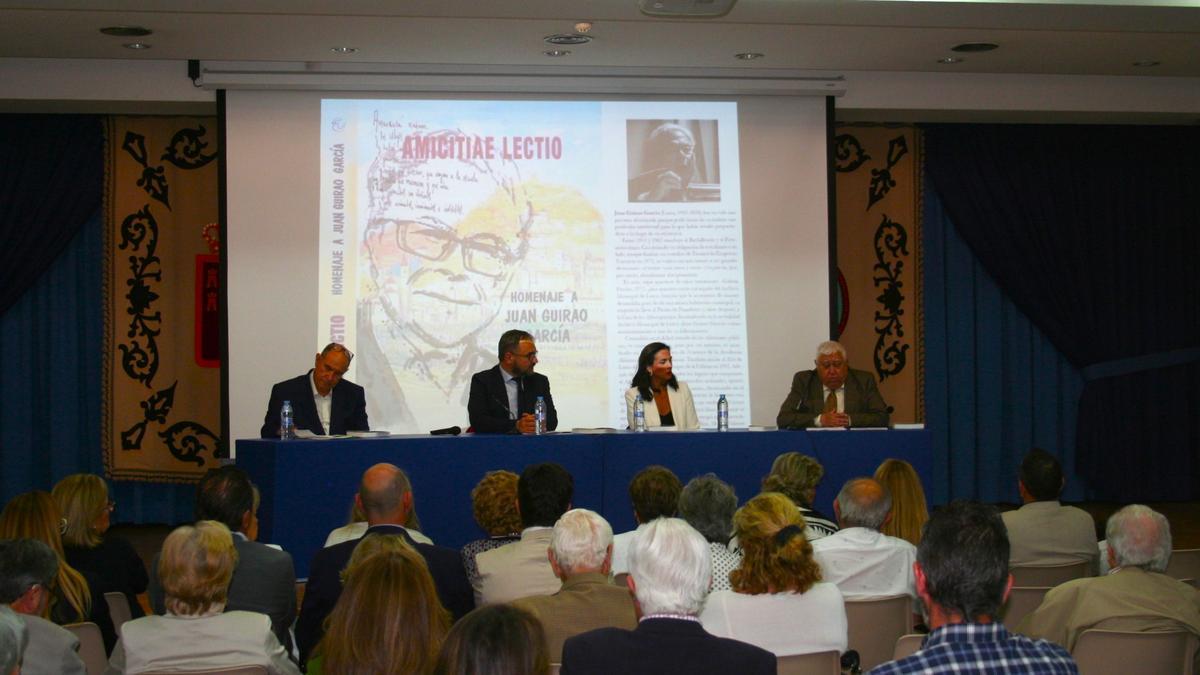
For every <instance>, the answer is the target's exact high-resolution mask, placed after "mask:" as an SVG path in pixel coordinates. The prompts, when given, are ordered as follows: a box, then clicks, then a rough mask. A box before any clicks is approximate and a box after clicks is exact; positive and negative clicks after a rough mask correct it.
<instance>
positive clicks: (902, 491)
mask: <svg viewBox="0 0 1200 675" xmlns="http://www.w3.org/2000/svg"><path fill="white" fill-rule="evenodd" d="M875 480H877V481H879V484H880V485H882V486H883V487H884V489H885V490H887V491H888V494H890V495H891V496H892V517H891V518H888V520H887V522H885V523H884V524H883V527H881V528H879V531H880V532H882V533H884V534H886V535H888V536H889V537H899V538H901V539H903V540H904V541H907V542H908V543H910V544H912V545H913V546H916V545H917V544H920V543H921V528H922V527H924V526H925V522H926V521H928V520H929V508H928V507H927V506H926V504H925V489H924V488H922V487H921V477H920V476H918V475H917V471H916V469H914V468H913V466H912V464H909V463H908V462H906V461H904V460H902V459H885V460H883V464H880V465H879V468H878V469H875Z"/></svg>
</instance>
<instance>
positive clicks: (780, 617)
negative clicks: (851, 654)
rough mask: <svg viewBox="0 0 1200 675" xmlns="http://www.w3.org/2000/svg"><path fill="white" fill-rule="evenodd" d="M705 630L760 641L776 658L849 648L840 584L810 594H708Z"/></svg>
mask: <svg viewBox="0 0 1200 675" xmlns="http://www.w3.org/2000/svg"><path fill="white" fill-rule="evenodd" d="M700 623H701V624H703V625H704V630H706V631H708V632H709V633H712V634H713V635H716V636H718V637H727V638H732V639H734V640H739V641H741V642H748V643H750V644H752V645H757V646H759V647H762V648H763V649H766V650H767V651H770V652H772V653H774V654H775V655H776V656H788V655H790V654H809V653H811V652H823V651H828V650H830V649H836V650H837V651H838V653H841V652H844V651H846V640H847V638H846V605H845V603H844V602H843V600H842V594H841V592H840V591H838V589H837V586H834V585H833V584H830V583H825V582H818V583H816V584H813V587H812V588H810V589H808V592H807V593H803V594H801V593H791V592H787V593H763V594H761V595H746V594H743V593H734V592H733V591H714V592H712V593H709V594H708V600H707V601H706V602H705V603H704V611H702V612H700Z"/></svg>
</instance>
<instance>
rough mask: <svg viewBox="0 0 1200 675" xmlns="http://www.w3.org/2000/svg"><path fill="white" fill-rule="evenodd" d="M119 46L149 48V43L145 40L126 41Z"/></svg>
mask: <svg viewBox="0 0 1200 675" xmlns="http://www.w3.org/2000/svg"><path fill="white" fill-rule="evenodd" d="M121 46H122V47H124V48H126V49H150V45H148V44H146V43H145V42H126V43H125V44H123V45H121Z"/></svg>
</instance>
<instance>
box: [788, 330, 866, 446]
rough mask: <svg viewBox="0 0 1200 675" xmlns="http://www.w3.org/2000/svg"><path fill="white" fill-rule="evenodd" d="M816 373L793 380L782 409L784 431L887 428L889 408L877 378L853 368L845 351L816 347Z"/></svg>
mask: <svg viewBox="0 0 1200 675" xmlns="http://www.w3.org/2000/svg"><path fill="white" fill-rule="evenodd" d="M813 364H814V365H816V368H815V369H814V370H802V371H800V372H798V373H796V374H795V375H794V376H793V377H792V390H791V391H790V392H789V393H788V397H787V398H786V399H784V401H783V405H781V406H779V414H778V415H777V416H776V417H775V424H777V425H778V426H779V428H781V429H804V428H807V427H886V426H887V425H888V419H889V417H888V405H887V403H884V401H883V396H881V395H880V394H879V387H877V386H876V385H875V376H874V375H872V374H871V373H868V372H867V371H865V370H854V369H852V368H850V360H849V357H847V356H846V348H845V347H843V346H842V345H841V344H839V343H837V342H834V341H833V340H828V341H825V342H822V343H821V344H820V345H818V346H817V358H816V359H815V360H814V361H813Z"/></svg>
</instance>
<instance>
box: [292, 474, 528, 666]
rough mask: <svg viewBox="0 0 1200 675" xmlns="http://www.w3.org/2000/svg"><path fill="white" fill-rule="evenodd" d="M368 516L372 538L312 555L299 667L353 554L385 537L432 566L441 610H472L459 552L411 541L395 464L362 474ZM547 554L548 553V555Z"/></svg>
mask: <svg viewBox="0 0 1200 675" xmlns="http://www.w3.org/2000/svg"><path fill="white" fill-rule="evenodd" d="M355 499H356V500H357V502H358V503H359V505H360V506H361V507H362V510H363V513H366V514H367V523H368V524H369V527H368V528H367V533H366V534H365V535H363V537H362V538H361V539H356V540H353V541H346V542H342V543H340V544H337V545H334V546H330V547H329V548H322V549H321V550H319V551H317V552H316V554H315V555H313V559H312V564H311V565H309V568H308V585H307V586H306V587H305V590H304V602H303V604H302V605H301V607H300V618H299V620H298V621H297V622H296V643H297V646H298V647H299V648H300V662H301V663H305V662H307V660H308V656H309V654H311V653H312V650H313V647H315V646H316V645H317V643H318V642H320V641H321V636H322V635H323V634H324V621H325V618H326V617H328V616H329V614H330V612H332V611H333V608H334V606H336V605H337V601H338V598H339V597H340V596H341V594H342V579H341V572H342V570H343V569H344V568H345V567H346V563H347V562H348V561H349V560H350V557H351V555H352V554H353V553H354V549H355V548H356V547H358V546H360V545H362V543H363V542H366V541H369V540H370V538H371V537H373V536H376V535H380V534H391V535H396V536H398V537H400V538H401V539H403V540H404V541H405V543H407V544H408V545H409V546H412V547H413V548H414V549H415V550H416V551H417V553H420V554H421V557H422V558H424V559H425V564H426V565H427V566H428V567H429V574H430V575H431V576H432V577H433V584H434V587H435V588H436V589H437V594H438V599H439V600H440V601H441V603H442V606H443V607H445V608H446V609H447V610H449V611H450V614H451V615H452V616H453V617H455V618H458V617H461V616H463V615H465V614H466V613H467V612H469V611H471V608H472V607H473V605H474V603H473V599H472V597H471V586H470V584H468V583H467V574H466V572H464V571H463V567H462V558H461V557H459V555H458V551H455V550H454V549H450V548H446V547H444V546H433V545H430V544H419V543H417V542H415V541H413V540H412V537H410V536H409V534H408V531H407V530H406V529H404V523H406V522H408V513H409V511H411V510H412V508H413V494H412V485H411V484H410V483H409V481H408V476H406V475H405V474H404V472H403V471H401V470H400V468H399V467H396V466H394V465H392V464H376V465H375V466H372V467H371V468H369V469H367V470H366V471H365V472H363V476H362V485H361V487H360V488H359V491H358V495H357V496H356V497H355ZM543 555H545V552H544V551H543Z"/></svg>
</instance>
